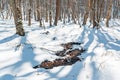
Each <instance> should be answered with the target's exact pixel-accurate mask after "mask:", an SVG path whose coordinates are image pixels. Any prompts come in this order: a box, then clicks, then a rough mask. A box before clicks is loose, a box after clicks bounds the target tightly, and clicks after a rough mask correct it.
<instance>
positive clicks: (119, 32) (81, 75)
mask: <svg viewBox="0 0 120 80" xmlns="http://www.w3.org/2000/svg"><path fill="white" fill-rule="evenodd" d="M13 22H14V21H12V20H0V80H119V79H120V76H119V74H120V69H119V68H120V24H119V22H120V21H119V20H116V21H115V23H113V22H112V21H111V24H110V25H111V26H112V27H110V28H107V27H105V26H104V22H103V23H101V26H103V27H102V28H100V29H98V30H97V29H93V28H88V27H87V26H89V23H88V24H87V25H86V26H84V27H83V26H82V27H81V28H80V27H79V25H75V24H70V23H69V24H66V25H64V24H62V23H59V24H58V26H54V27H51V28H46V29H43V28H40V27H39V24H38V22H32V25H31V26H27V22H24V29H25V32H26V35H25V36H24V37H21V36H18V35H16V34H15V32H16V31H15V25H14V24H13ZM45 25H46V26H47V25H48V24H45ZM45 32H48V33H47V34H45ZM72 41H73V42H82V43H83V44H82V45H81V46H82V47H84V48H85V49H86V50H87V51H86V52H84V53H83V54H82V55H81V56H82V57H83V58H84V60H82V61H78V62H77V63H75V64H73V65H69V66H59V67H54V68H53V69H48V70H46V69H43V68H39V69H38V70H35V69H33V68H32V67H33V66H35V65H38V64H40V63H41V62H42V61H44V60H54V59H56V58H58V56H56V55H54V53H53V52H52V50H53V51H60V50H62V49H63V48H62V47H61V46H60V44H61V43H67V42H72ZM46 49H48V50H46Z"/></svg>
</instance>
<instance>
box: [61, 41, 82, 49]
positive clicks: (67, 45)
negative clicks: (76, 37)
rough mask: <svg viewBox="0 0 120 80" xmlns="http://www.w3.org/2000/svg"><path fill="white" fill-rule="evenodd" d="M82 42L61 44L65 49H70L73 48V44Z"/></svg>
mask: <svg viewBox="0 0 120 80" xmlns="http://www.w3.org/2000/svg"><path fill="white" fill-rule="evenodd" d="M81 44H82V43H80V42H68V43H65V44H61V46H63V47H64V49H65V50H68V49H72V48H73V45H81Z"/></svg>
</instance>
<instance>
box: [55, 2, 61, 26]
mask: <svg viewBox="0 0 120 80" xmlns="http://www.w3.org/2000/svg"><path fill="white" fill-rule="evenodd" d="M59 16H60V0H56V15H55V22H54V25H55V26H57V22H58V19H59Z"/></svg>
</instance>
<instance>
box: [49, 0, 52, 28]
mask: <svg viewBox="0 0 120 80" xmlns="http://www.w3.org/2000/svg"><path fill="white" fill-rule="evenodd" d="M51 5H52V0H50V5H49V7H50V10H49V22H50V26H52V12H51V10H52V8H51Z"/></svg>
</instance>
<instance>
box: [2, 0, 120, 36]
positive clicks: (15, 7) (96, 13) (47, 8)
mask: <svg viewBox="0 0 120 80" xmlns="http://www.w3.org/2000/svg"><path fill="white" fill-rule="evenodd" d="M12 17H14V21H15V25H16V33H17V34H19V35H21V36H24V35H25V33H24V29H23V25H22V21H23V20H25V21H28V25H29V26H30V25H31V19H34V20H35V21H38V22H39V24H40V27H43V26H44V22H49V25H50V26H53V25H55V26H56V25H57V23H58V21H62V22H63V23H64V24H65V23H67V22H73V23H75V24H79V25H81V24H82V25H86V22H87V21H90V22H91V24H93V28H95V27H96V28H99V22H100V21H102V20H104V19H106V26H107V27H109V20H110V19H111V18H117V19H119V18H120V0H0V18H1V19H11V18H12Z"/></svg>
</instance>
